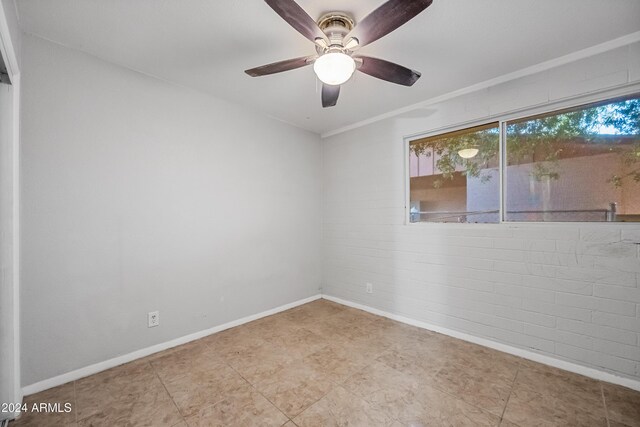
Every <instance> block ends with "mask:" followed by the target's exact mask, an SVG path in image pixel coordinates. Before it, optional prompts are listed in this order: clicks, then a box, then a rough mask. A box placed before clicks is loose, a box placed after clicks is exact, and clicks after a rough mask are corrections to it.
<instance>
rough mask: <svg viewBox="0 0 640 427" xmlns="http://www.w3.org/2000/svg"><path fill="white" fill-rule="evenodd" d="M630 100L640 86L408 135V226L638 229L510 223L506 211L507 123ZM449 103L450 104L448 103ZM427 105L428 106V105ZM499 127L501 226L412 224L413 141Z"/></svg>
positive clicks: (405, 139)
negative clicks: (411, 165) (493, 126)
mask: <svg viewBox="0 0 640 427" xmlns="http://www.w3.org/2000/svg"><path fill="white" fill-rule="evenodd" d="M628 97H638V98H640V83H636V84H633V85H625V86H623V87H618V88H614V89H604V90H600V91H596V92H592V93H589V94H583V95H579V96H574V97H570V98H566V99H562V100H558V101H552V102H546V103H544V104H538V105H533V106H530V107H525V108H517V109H513V110H508V111H504V112H501V113H496V114H492V115H487V116H484V117H482V118H478V119H474V120H467V121H463V122H458V123H455V124H452V125H447V126H442V127H440V128H436V129H433V130H431V131H428V132H419V133H414V134H410V135H406V136H404V137H403V139H402V140H403V145H404V149H403V152H404V189H405V203H404V224H405V225H409V226H412V227H416V226H417V227H420V226H423V227H424V226H445V227H471V226H475V227H495V226H501V225H505V224H506V225H514V226H522V225H528V226H541V225H552V226H559V225H564V226H568V225H569V226H571V225H573V226H575V225H582V226H585V225H587V226H593V225H594V224H600V225H599V226H604V227H607V226H612V225H617V226H620V225H622V224H625V225H624V226H634V225H635V226H638V225H640V223H637V222H607V221H506V220H505V211H506V198H505V193H506V191H505V190H506V182H505V168H504V166H505V165H506V132H507V122H510V121H514V120H523V119H527V118H531V117H534V116H537V115H543V114H553V113H556V112H557V113H558V114H561V112H562V110H568V109H579V108H581V107H587V106H588V105H589V104H597V103H608V102H609V101H610V102H615V101H616V99H620V98H628ZM444 102H446V101H444ZM425 105H426V104H425ZM496 122H497V123H498V128H499V147H498V157H499V162H498V168H499V171H498V172H499V178H500V183H499V191H500V194H499V201H500V203H499V210H500V213H499V215H498V218H499V220H498V222H487V223H473V222H467V223H444V222H427V221H418V222H411V212H410V209H409V207H410V206H411V171H410V153H411V152H410V143H411V142H412V141H415V140H418V139H423V138H428V137H433V136H438V135H443V134H446V133H449V132H456V131H460V130H464V129H468V128H472V127H475V126H483V125H488V124H491V123H496Z"/></svg>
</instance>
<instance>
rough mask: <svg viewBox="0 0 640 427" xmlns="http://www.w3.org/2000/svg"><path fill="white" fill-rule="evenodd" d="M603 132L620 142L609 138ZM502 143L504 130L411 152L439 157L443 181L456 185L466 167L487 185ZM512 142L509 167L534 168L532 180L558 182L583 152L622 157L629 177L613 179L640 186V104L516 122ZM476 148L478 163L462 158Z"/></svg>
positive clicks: (439, 141)
mask: <svg viewBox="0 0 640 427" xmlns="http://www.w3.org/2000/svg"><path fill="white" fill-rule="evenodd" d="M603 129H605V130H606V133H608V134H613V135H614V136H611V135H608V136H607V137H603V135H602V130H603ZM616 135H617V137H616ZM630 140H631V143H629V141H630ZM498 141H499V139H498V129H496V128H492V129H485V130H481V131H477V132H472V133H468V134H462V135H454V136H449V137H447V136H443V137H442V138H430V139H425V140H423V141H416V142H413V143H412V144H411V150H412V151H413V152H414V153H416V154H417V155H421V154H425V155H428V156H430V155H432V153H435V154H437V155H438V156H439V159H438V160H437V162H436V167H437V168H438V169H439V170H440V171H441V172H442V179H453V177H454V174H455V172H456V168H458V167H459V166H462V168H463V169H464V172H463V173H464V174H466V175H467V176H473V177H480V179H481V180H482V181H484V182H486V181H487V180H489V179H490V175H488V174H486V173H485V174H483V170H484V169H486V168H487V167H489V165H494V166H495V165H496V163H497V157H498V146H499V142H498ZM507 141H508V146H507V162H508V164H509V165H514V164H522V163H534V167H533V171H532V175H533V177H534V178H535V179H536V180H543V179H558V178H559V177H560V171H559V164H558V161H559V160H560V159H561V158H563V157H573V156H577V155H579V153H578V154H576V153H577V150H580V149H582V150H584V147H587V148H588V151H587V152H588V153H594V152H601V153H605V152H615V153H618V154H619V155H620V157H621V161H622V165H623V168H622V171H623V172H621V173H620V174H618V175H613V176H612V177H611V178H610V180H609V181H610V182H611V183H612V184H613V185H615V186H621V185H622V184H623V182H624V181H628V180H631V181H634V182H636V183H640V99H630V100H626V101H620V102H616V103H611V104H606V105H599V106H593V107H589V108H584V109H580V110H575V111H567V112H564V113H561V114H555V115H549V116H542V117H537V118H533V119H530V120H523V121H513V122H510V123H509V124H508V125H507ZM471 147H474V148H478V150H479V153H478V155H477V156H476V157H475V158H473V159H463V158H462V157H460V155H459V154H458V151H460V150H461V149H464V148H471ZM581 147H582V148H581ZM571 151H575V153H571ZM583 155H585V154H583ZM440 185H442V180H436V181H435V182H434V186H436V187H438V186H440Z"/></svg>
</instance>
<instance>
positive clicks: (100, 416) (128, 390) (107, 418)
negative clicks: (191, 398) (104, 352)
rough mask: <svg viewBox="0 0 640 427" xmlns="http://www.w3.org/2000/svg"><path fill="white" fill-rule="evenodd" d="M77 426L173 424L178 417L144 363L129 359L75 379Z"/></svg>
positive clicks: (158, 381)
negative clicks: (128, 362) (94, 373)
mask: <svg viewBox="0 0 640 427" xmlns="http://www.w3.org/2000/svg"><path fill="white" fill-rule="evenodd" d="M76 396H77V404H78V425H79V426H108V425H136V426H154V425H174V424H177V423H178V422H179V421H181V419H182V417H181V416H180V413H179V412H178V408H177V407H176V406H175V404H174V403H173V401H172V400H171V398H170V397H169V394H168V393H167V391H166V389H165V388H164V386H163V385H162V383H161V382H160V379H159V378H158V377H157V375H156V374H155V372H154V371H153V369H152V368H151V366H150V365H149V364H148V363H146V362H145V363H137V362H134V363H130V364H127V365H123V366H119V367H117V368H113V369H110V370H108V371H105V372H101V373H99V374H96V375H93V376H91V377H87V378H83V379H81V380H78V381H77V382H76Z"/></svg>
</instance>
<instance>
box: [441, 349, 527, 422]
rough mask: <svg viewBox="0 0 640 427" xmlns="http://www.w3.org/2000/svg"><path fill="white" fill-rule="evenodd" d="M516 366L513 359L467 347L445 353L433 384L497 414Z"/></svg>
mask: <svg viewBox="0 0 640 427" xmlns="http://www.w3.org/2000/svg"><path fill="white" fill-rule="evenodd" d="M518 368H519V364H518V362H517V360H516V358H513V357H511V356H507V355H502V354H501V353H499V352H494V351H485V350H480V349H477V348H474V347H471V346H467V348H461V349H459V350H458V351H456V352H455V354H452V355H449V358H448V359H447V360H446V361H445V362H444V364H443V366H442V368H441V369H440V370H439V371H438V373H437V374H436V375H435V376H434V377H433V386H434V387H435V388H438V389H440V390H442V391H445V392H447V393H449V394H452V395H454V396H457V397H459V398H460V399H462V400H464V401H465V402H467V403H470V404H472V405H474V406H477V407H479V408H482V409H484V410H486V411H488V412H491V413H492V414H494V415H496V416H498V417H500V416H502V413H503V412H504V408H505V405H506V403H507V399H508V398H509V394H510V393H511V388H512V386H513V382H514V379H515V377H516V373H517V372H518Z"/></svg>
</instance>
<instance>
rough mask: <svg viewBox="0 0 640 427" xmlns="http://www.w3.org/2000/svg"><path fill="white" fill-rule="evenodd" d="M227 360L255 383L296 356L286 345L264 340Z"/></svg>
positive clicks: (248, 379) (244, 376)
mask: <svg viewBox="0 0 640 427" xmlns="http://www.w3.org/2000/svg"><path fill="white" fill-rule="evenodd" d="M226 360H227V362H228V363H229V365H230V366H231V367H233V369H235V370H236V371H237V372H238V373H239V374H240V375H242V377H243V378H244V379H246V380H247V381H249V382H250V383H251V384H253V385H255V384H257V383H259V382H260V381H262V380H263V379H265V378H268V377H269V376H271V375H272V374H273V373H275V372H277V371H279V370H280V369H282V367H283V366H285V365H286V364H288V363H290V362H292V361H293V360H295V356H294V355H291V354H289V353H288V350H287V348H286V347H281V346H277V345H273V344H271V343H268V342H263V343H262V344H260V345H257V346H255V347H251V348H248V349H246V350H244V351H242V352H239V353H237V354H235V355H233V356H228V357H227V359H226Z"/></svg>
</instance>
